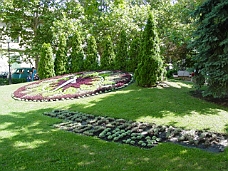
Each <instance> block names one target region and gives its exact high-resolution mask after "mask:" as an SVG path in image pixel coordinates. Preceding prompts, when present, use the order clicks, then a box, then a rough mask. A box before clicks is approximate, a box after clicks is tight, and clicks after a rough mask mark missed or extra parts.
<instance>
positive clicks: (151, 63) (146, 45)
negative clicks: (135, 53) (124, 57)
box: [135, 13, 163, 87]
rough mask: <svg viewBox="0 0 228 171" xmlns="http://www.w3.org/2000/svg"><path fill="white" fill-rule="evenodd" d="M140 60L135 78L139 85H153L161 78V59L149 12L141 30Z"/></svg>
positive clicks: (153, 23) (154, 28)
mask: <svg viewBox="0 0 228 171" xmlns="http://www.w3.org/2000/svg"><path fill="white" fill-rule="evenodd" d="M141 53H142V54H141V55H140V56H141V62H140V63H139V65H138V67H137V69H136V71H135V79H136V82H137V84H138V85H139V86H143V87H151V86H155V85H156V83H157V81H160V80H161V79H162V74H163V61H162V58H161V56H160V48H159V38H158V34H157V30H156V26H155V21H154V18H153V14H152V13H149V17H148V20H147V24H146V27H145V30H144V32H143V40H142V50H141Z"/></svg>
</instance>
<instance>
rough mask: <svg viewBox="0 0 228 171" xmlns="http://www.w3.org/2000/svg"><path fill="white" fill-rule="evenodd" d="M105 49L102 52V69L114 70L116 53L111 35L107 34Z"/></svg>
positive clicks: (104, 43)
mask: <svg viewBox="0 0 228 171" xmlns="http://www.w3.org/2000/svg"><path fill="white" fill-rule="evenodd" d="M103 46H104V47H103V48H104V51H103V53H102V56H101V59H100V62H101V69H103V70H106V69H107V70H108V69H109V70H113V69H114V65H115V53H114V50H113V44H112V41H111V37H110V36H106V37H105V40H104V42H103Z"/></svg>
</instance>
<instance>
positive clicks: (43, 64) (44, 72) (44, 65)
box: [38, 43, 55, 79]
mask: <svg viewBox="0 0 228 171" xmlns="http://www.w3.org/2000/svg"><path fill="white" fill-rule="evenodd" d="M38 74H39V77H40V79H44V78H50V77H53V76H54V75H55V71H54V60H53V53H52V48H51V45H50V43H44V44H43V46H42V49H41V54H40V62H39V66H38Z"/></svg>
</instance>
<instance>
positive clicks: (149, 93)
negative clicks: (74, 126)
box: [69, 82, 228, 131]
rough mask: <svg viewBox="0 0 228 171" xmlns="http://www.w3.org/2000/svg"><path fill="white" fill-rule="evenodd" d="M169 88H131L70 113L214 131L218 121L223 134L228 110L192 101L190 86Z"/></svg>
mask: <svg viewBox="0 0 228 171" xmlns="http://www.w3.org/2000/svg"><path fill="white" fill-rule="evenodd" d="M169 86H170V87H167V88H140V87H137V86H136V85H135V84H132V85H130V86H129V87H126V88H124V89H122V90H119V91H116V92H113V93H112V92H111V93H107V95H104V96H102V95H99V96H100V98H99V99H98V100H97V99H96V100H92V101H90V102H89V103H88V104H74V105H71V106H70V108H69V109H70V110H79V111H87V112H88V111H89V112H90V113H92V114H95V115H108V116H111V117H118V118H124V119H131V120H136V121H143V122H155V123H158V124H172V125H177V126H181V127H193V128H197V127H198V128H202V129H210V128H213V127H215V124H217V123H216V122H217V121H218V122H220V121H221V122H222V123H221V125H220V126H221V127H219V128H218V131H224V130H223V129H224V124H225V123H227V121H228V119H227V118H228V117H227V116H228V111H227V109H226V108H224V107H220V106H218V105H215V104H212V103H209V102H206V101H203V100H201V99H197V98H194V97H192V96H191V95H190V93H189V91H190V90H192V89H191V83H181V82H176V83H175V82H172V83H170V85H169ZM82 100H83V99H82ZM215 120H216V122H214V121H215ZM201 122H202V123H201ZM222 127H223V128H222Z"/></svg>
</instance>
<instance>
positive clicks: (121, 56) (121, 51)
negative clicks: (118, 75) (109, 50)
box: [115, 30, 128, 71]
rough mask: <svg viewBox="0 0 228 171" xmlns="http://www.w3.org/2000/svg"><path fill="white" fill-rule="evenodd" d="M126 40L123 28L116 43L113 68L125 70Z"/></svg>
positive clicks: (126, 56)
mask: <svg viewBox="0 0 228 171" xmlns="http://www.w3.org/2000/svg"><path fill="white" fill-rule="evenodd" d="M127 52H128V41H127V36H126V32H125V30H121V32H120V41H119V42H118V45H117V53H116V60H115V69H118V70H122V71H125V70H126V67H127V58H128V53H127Z"/></svg>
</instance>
